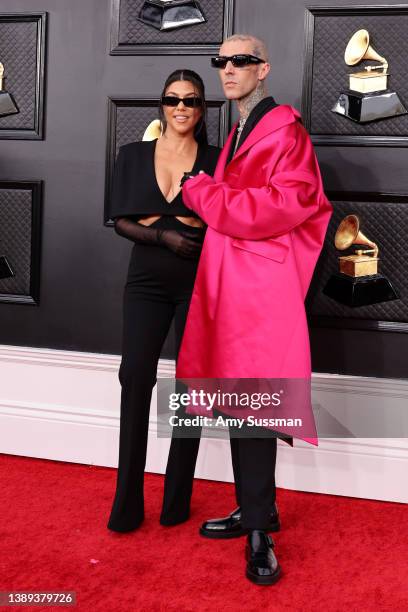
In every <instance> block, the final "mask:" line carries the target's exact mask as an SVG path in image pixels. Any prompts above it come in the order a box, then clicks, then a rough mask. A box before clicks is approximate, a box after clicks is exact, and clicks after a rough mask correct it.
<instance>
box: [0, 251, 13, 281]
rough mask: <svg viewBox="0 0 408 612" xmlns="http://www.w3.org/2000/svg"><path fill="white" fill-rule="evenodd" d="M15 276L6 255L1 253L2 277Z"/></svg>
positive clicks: (0, 272) (0, 274) (0, 270)
mask: <svg viewBox="0 0 408 612" xmlns="http://www.w3.org/2000/svg"><path fill="white" fill-rule="evenodd" d="M12 276H14V271H13V268H12V267H11V266H10V263H9V261H8V259H7V257H6V256H5V255H0V279H3V278H11V277H12Z"/></svg>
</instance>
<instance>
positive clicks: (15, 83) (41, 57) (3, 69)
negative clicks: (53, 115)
mask: <svg viewBox="0 0 408 612" xmlns="http://www.w3.org/2000/svg"><path fill="white" fill-rule="evenodd" d="M46 25H47V14H46V13H18V14H11V13H7V14H0V63H1V66H0V77H2V78H1V85H0V87H1V91H0V139H12V140H43V138H44V72H45V70H44V62H45V44H46ZM13 106H14V108H13ZM2 109H3V110H2Z"/></svg>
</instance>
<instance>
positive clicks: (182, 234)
mask: <svg viewBox="0 0 408 612" xmlns="http://www.w3.org/2000/svg"><path fill="white" fill-rule="evenodd" d="M157 231H158V232H160V234H159V241H160V242H161V243H162V244H164V245H165V246H166V247H167V248H168V249H170V250H171V251H173V252H174V253H176V254H177V255H181V257H187V258H194V257H198V256H199V255H200V252H201V249H202V246H203V239H204V232H203V233H200V234H198V235H197V234H196V233H195V232H189V231H188V230H181V231H177V230H171V229H162V230H160V229H159V230H157Z"/></svg>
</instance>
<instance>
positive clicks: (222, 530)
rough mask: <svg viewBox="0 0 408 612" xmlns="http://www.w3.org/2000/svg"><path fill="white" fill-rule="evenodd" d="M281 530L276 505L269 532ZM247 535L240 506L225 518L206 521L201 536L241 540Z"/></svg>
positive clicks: (247, 531)
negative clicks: (242, 522) (241, 537)
mask: <svg viewBox="0 0 408 612" xmlns="http://www.w3.org/2000/svg"><path fill="white" fill-rule="evenodd" d="M279 529H280V521H279V514H278V508H277V506H276V504H274V505H273V507H272V512H271V516H270V522H269V526H268V529H267V531H279ZM247 533H249V530H248V529H244V528H243V527H242V524H241V508H240V507H239V506H238V508H236V510H234V511H233V512H231V514H229V515H228V516H225V517H224V518H219V519H211V520H209V521H205V522H204V523H203V524H202V526H201V528H200V534H201V535H202V536H204V537H205V538H215V539H217V540H218V539H219V540H224V539H225V540H227V539H229V538H239V537H240V536H243V535H246V534H247Z"/></svg>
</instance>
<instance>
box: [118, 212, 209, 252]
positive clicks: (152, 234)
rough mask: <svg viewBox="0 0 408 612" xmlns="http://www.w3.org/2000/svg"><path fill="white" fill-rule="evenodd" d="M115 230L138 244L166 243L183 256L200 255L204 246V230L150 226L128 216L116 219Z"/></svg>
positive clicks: (169, 247) (165, 244)
mask: <svg viewBox="0 0 408 612" xmlns="http://www.w3.org/2000/svg"><path fill="white" fill-rule="evenodd" d="M115 231H116V233H117V234H119V236H123V237H124V238H128V239H129V240H132V242H136V243H138V244H156V245H161V246H162V245H164V246H166V247H167V248H168V249H170V250H171V251H173V252H174V253H176V254H177V255H180V256H181V257H187V258H193V257H198V256H199V254H200V251H201V248H202V243H203V239H204V232H202V233H201V232H200V234H198V235H197V234H196V233H194V232H189V231H188V230H181V231H177V230H172V229H161V228H156V227H149V226H146V225H142V224H141V223H138V222H137V221H131V220H130V219H127V218H126V217H119V218H118V219H115Z"/></svg>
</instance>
